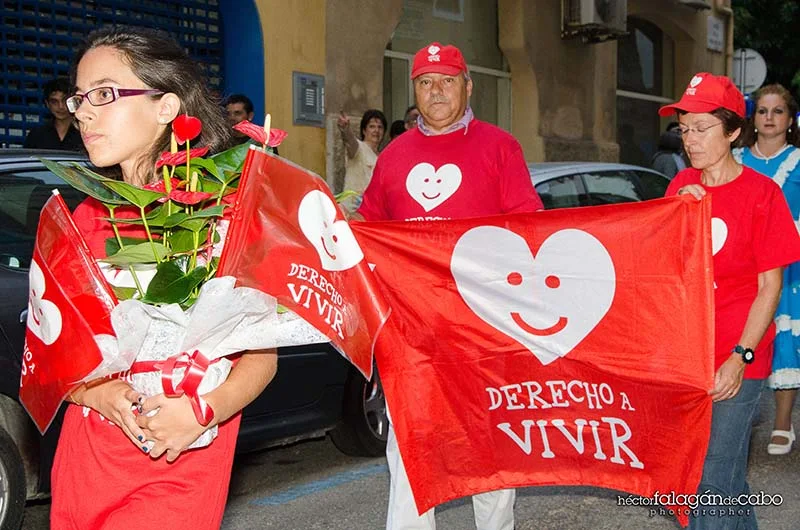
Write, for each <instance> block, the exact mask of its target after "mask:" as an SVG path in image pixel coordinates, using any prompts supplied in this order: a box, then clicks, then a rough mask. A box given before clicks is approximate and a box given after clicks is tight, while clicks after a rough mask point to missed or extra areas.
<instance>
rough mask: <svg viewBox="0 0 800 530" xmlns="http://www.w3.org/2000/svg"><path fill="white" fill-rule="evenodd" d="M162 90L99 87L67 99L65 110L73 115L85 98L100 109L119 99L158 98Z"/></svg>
mask: <svg viewBox="0 0 800 530" xmlns="http://www.w3.org/2000/svg"><path fill="white" fill-rule="evenodd" d="M163 93H164V92H163V91H162V90H157V89H154V88H117V87H113V86H101V87H97V88H93V89H92V90H90V91H88V92H87V93H85V94H75V95H74V96H70V97H68V98H67V101H66V102H67V109H69V111H70V112H71V113H73V114H75V113H76V112H77V111H78V108H79V107H80V106H81V103H83V99H84V98H86V100H87V101H89V103H90V104H91V105H92V106H94V107H102V106H103V105H108V104H109V103H113V102H115V101H116V100H117V99H119V98H124V97H128V96H144V95H149V96H158V95H161V94H163Z"/></svg>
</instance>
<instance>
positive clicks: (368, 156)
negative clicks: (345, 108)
mask: <svg viewBox="0 0 800 530" xmlns="http://www.w3.org/2000/svg"><path fill="white" fill-rule="evenodd" d="M337 125H338V127H339V131H340V132H341V133H342V140H343V141H344V147H345V153H346V157H345V158H346V161H345V175H344V189H345V190H350V191H354V192H356V193H358V195H359V197H358V198H357V199H356V200H355V201H346V204H345V206H346V207H348V208H350V207H352V209H355V208H357V207H358V205H359V204H361V198H360V196H361V194H362V193H364V190H365V189H366V188H367V185H368V184H369V181H370V179H372V171H373V170H374V169H375V161H376V160H378V148H379V147H380V145H381V142H383V137H384V135H385V134H386V116H384V115H383V112H381V111H379V110H377V109H369V110H367V111H366V112H365V113H364V115H363V116H362V117H361V125H360V126H359V128H358V130H359V136H360V139H358V138H356V136H355V134H353V130H352V129H351V128H350V119H349V118H348V117H347V114H345V113H344V112H341V113H340V114H339V120H338V122H337ZM351 202H352V203H353V204H351Z"/></svg>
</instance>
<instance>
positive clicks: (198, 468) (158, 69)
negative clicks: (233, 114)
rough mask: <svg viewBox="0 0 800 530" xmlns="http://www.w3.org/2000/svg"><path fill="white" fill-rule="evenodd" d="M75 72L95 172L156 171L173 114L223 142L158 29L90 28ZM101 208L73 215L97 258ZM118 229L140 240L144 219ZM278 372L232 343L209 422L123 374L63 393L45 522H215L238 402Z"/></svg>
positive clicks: (198, 84) (176, 51)
mask: <svg viewBox="0 0 800 530" xmlns="http://www.w3.org/2000/svg"><path fill="white" fill-rule="evenodd" d="M72 79H73V86H75V87H76V92H75V94H74V95H72V96H71V97H69V98H68V99H67V104H68V106H69V109H70V111H71V112H74V114H75V118H76V119H77V121H78V125H79V128H80V132H81V135H82V137H83V139H84V142H85V144H86V148H87V151H88V153H89V158H90V160H91V161H92V163H93V164H94V165H95V166H97V167H98V168H100V169H98V170H99V171H101V172H102V171H106V170H108V169H111V168H116V169H117V170H118V171H119V172H121V174H122V180H123V181H124V182H125V183H127V184H130V185H133V186H139V187H141V186H145V185H147V184H152V183H153V182H156V181H157V180H159V179H160V178H161V172H159V171H155V163H156V160H157V159H158V157H159V155H160V154H161V153H163V152H164V151H169V145H170V136H171V133H172V130H171V125H170V124H171V123H172V121H173V120H174V119H175V118H176V117H177V116H178V115H180V114H189V115H191V116H194V117H196V118H198V119H199V120H200V121H201V122H202V125H203V127H202V132H201V134H200V136H199V137H198V138H197V139H196V140H195V141H194V143H193V145H194V146H196V147H203V146H208V147H209V148H210V149H211V150H212V151H214V152H219V151H221V150H223V149H225V148H227V147H229V146H230V145H231V144H232V139H231V134H230V128H229V126H228V124H227V123H226V122H225V119H224V117H223V116H222V113H221V112H220V110H219V105H218V103H217V101H216V100H213V99H212V98H211V97H210V94H209V93H208V90H207V88H206V81H205V78H204V77H203V75H202V72H201V71H200V70H199V68H198V66H197V63H196V62H195V61H194V60H192V59H191V58H190V57H189V56H188V55H187V54H186V52H185V51H184V49H183V47H181V45H180V44H178V43H177V42H176V41H175V40H174V39H172V38H171V37H169V35H166V34H164V33H162V32H159V31H155V30H151V29H146V28H126V27H122V26H116V27H113V28H108V29H100V30H97V31H95V32H93V33H91V34H89V36H88V37H87V41H86V42H85V44H84V45H83V46H82V47H81V48H80V49H79V50H78V52H77V53H76V55H75V58H74V64H73V71H72ZM134 211H138V210H136V209H135V208H125V207H119V208H117V210H116V212H117V213H116V215H117V216H118V217H125V216H133V215H136V216H138V213H134ZM107 215H108V211H107V210H106V208H105V207H104V206H102V205H101V204H100V203H99V202H98V201H96V200H94V199H87V200H86V201H84V202H83V203H82V204H81V205H79V206H78V208H77V209H76V210H75V214H74V215H73V217H74V219H75V224H76V226H77V227H78V230H80V231H81V233H82V234H83V235H84V237H85V239H86V243H87V244H88V245H89V247H90V248H91V249H92V251H93V252H94V253H95V255H96V256H98V257H102V256H105V252H104V248H105V241H106V238H107V237H108V236H110V235H111V234H112V232H111V227H110V224H109V223H108V222H107V221H105V218H106V217H107ZM119 230H120V232H122V234H123V235H129V236H131V237H139V238H141V237H144V231H143V230H142V228H141V226H136V225H130V228H127V227H121V228H120V229H119ZM63 272H64V274H69V271H63ZM276 369H277V352H276V351H275V350H258V351H244V352H241V354H240V357H239V358H238V361H237V362H236V364H234V366H233V368H232V369H231V372H230V374H229V375H228V378H227V379H226V380H225V381H224V382H223V383H222V384H221V385H220V386H219V387H217V388H215V389H214V390H212V391H210V392H209V393H207V394H204V396H203V398H204V399H205V400H206V402H207V404H208V405H209V407H210V410H212V411H213V418H212V419H211V421H210V423H209V424H208V426H203V425H201V424H200V423H199V422H198V420H197V418H196V416H195V414H194V412H193V410H192V404H191V403H190V401H189V399H188V397H187V396H186V395H182V396H180V397H167V396H166V395H164V394H158V395H155V396H151V397H148V398H145V397H144V396H142V395H140V394H139V393H138V392H136V391H135V390H134V389H133V388H132V387H131V386H130V385H129V384H128V382H127V381H126V379H124V378H106V379H102V380H98V381H93V382H91V383H86V384H83V385H81V386H79V387H78V388H77V389H76V390H75V391H73V392H72V393H71V394H70V395H69V396H67V400H68V401H69V402H70V404H69V405H68V406H67V411H66V415H65V418H64V425H63V428H62V430H61V435H60V438H59V441H58V448H57V450H56V456H55V462H54V464H53V470H52V483H53V487H52V499H53V500H52V504H51V510H50V523H51V528H58V529H69V530H78V529H82V530H83V529H87V530H91V529H100V528H114V529H118V528H149V527H153V525H154V522H155V521H158V526H159V527H162V528H169V529H171V530H181V529H183V530H215V529H218V528H219V527H220V524H221V522H222V516H223V513H224V509H225V502H226V499H227V494H228V485H229V482H230V474H231V467H232V465H233V453H234V449H235V447H236V437H237V434H238V432H239V421H240V418H241V414H240V411H241V410H242V408H244V407H245V406H246V405H247V404H248V403H250V402H251V401H252V400H253V399H255V398H256V397H257V396H258V395H259V394H260V393H261V391H262V390H263V389H264V388H265V387H266V386H267V384H268V383H269V382H270V381H271V380H272V378H273V377H274V375H275V372H276ZM137 406H138V412H139V414H138V415H137V414H135V413H134V411H136V410H137ZM213 426H219V431H218V435H217V437H216V439H214V441H213V442H212V443H211V444H210V445H208V446H207V447H202V448H199V449H193V450H191V451H187V450H186V449H187V448H188V447H189V445H191V444H192V443H193V442H194V441H195V440H196V439H197V438H198V437H199V436H200V435H201V434H202V433H203V432H204V431H205V430H206V429H207V428H210V427H213ZM150 443H152V448H150Z"/></svg>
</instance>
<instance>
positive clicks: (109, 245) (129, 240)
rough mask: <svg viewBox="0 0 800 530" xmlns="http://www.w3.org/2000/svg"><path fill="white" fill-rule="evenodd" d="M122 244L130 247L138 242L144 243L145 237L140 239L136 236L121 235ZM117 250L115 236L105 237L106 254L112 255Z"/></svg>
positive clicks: (117, 245) (117, 244)
mask: <svg viewBox="0 0 800 530" xmlns="http://www.w3.org/2000/svg"><path fill="white" fill-rule="evenodd" d="M120 239H121V240H122V246H124V247H130V246H133V245H138V244H139V243H145V242H146V241H147V239H141V238H138V237H121V238H120ZM117 252H119V243H118V242H117V238H116V237H109V238H108V239H106V256H113V255H114V254H116V253H117Z"/></svg>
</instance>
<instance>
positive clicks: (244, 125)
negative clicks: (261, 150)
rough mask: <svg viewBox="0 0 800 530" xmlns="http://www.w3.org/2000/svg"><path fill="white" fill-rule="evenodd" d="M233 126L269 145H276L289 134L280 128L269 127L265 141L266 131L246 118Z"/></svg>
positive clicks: (257, 140)
mask: <svg viewBox="0 0 800 530" xmlns="http://www.w3.org/2000/svg"><path fill="white" fill-rule="evenodd" d="M233 128H234V129H235V130H237V131H239V132H240V133H242V134H246V135H247V136H249V137H250V138H252V139H253V140H255V141H256V142H258V143H260V144H266V145H268V146H269V147H278V146H279V145H281V142H283V140H284V138H286V136H288V134H289V133H287V132H286V131H283V130H281V129H273V128H271V129H270V130H269V141H267V133H266V131H264V128H263V127H261V126H259V125H256V124H255V123H251V122H249V121H247V120H242V121H240V122H239V123H237V124H236V125H234V126H233Z"/></svg>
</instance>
